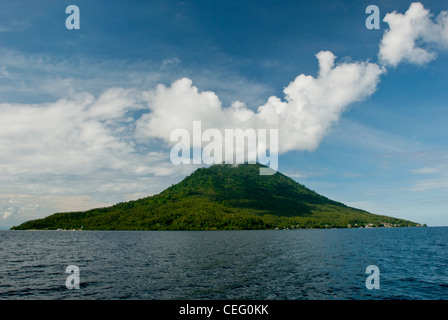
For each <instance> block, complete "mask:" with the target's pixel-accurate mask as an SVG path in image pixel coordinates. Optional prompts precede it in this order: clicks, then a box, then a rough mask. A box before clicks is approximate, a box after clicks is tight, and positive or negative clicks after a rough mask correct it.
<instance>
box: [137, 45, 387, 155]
mask: <svg viewBox="0 0 448 320" xmlns="http://www.w3.org/2000/svg"><path fill="white" fill-rule="evenodd" d="M316 57H317V59H318V62H319V76H318V77H317V78H314V77H312V76H307V75H304V74H302V75H299V76H298V77H297V78H296V79H295V80H294V81H293V82H291V83H290V84H289V85H288V86H287V87H286V88H285V89H284V93H285V100H284V101H283V100H281V99H280V98H278V97H275V96H271V97H269V98H268V100H267V102H266V103H265V104H264V105H262V106H260V107H259V108H258V110H257V111H256V112H254V111H252V110H251V109H249V108H247V106H246V105H245V104H244V103H243V102H240V101H235V102H233V103H232V104H231V105H230V107H227V108H225V107H223V106H222V103H221V101H220V99H219V97H218V96H217V95H216V94H215V93H214V92H212V91H202V92H200V91H199V89H198V88H197V87H195V86H193V84H192V81H191V80H190V79H188V78H183V79H179V80H177V81H175V82H173V83H172V84H171V86H169V87H167V86H164V85H159V86H158V87H157V88H156V89H155V90H153V91H149V92H147V93H146V94H145V98H146V99H147V101H148V108H149V110H150V113H147V114H145V115H143V116H142V117H141V118H140V119H139V120H138V121H137V134H138V136H139V137H140V138H159V139H162V140H165V141H169V137H170V133H171V132H172V131H173V130H175V129H178V128H183V129H187V130H188V131H189V132H190V134H192V124H193V121H195V120H200V121H202V125H203V128H202V129H203V130H205V129H207V128H216V129H218V130H221V131H223V130H224V129H234V128H241V129H247V128H253V129H274V128H275V129H279V147H280V152H287V151H290V150H310V151H312V150H314V149H315V148H317V147H318V145H319V143H320V141H321V140H322V139H323V137H324V136H325V135H326V134H327V133H328V131H329V129H330V128H331V126H332V125H333V124H335V123H336V122H337V121H338V120H339V118H340V115H341V114H342V113H343V112H344V111H345V110H346V108H347V107H348V106H349V105H350V104H351V103H353V102H355V101H359V100H362V99H364V98H366V97H368V96H369V95H371V94H372V93H373V92H374V91H375V90H376V87H377V84H378V82H379V77H380V75H381V74H382V70H381V68H380V67H379V66H378V65H376V64H373V63H367V62H355V63H341V64H339V65H336V66H335V56H334V55H333V54H332V53H331V52H329V51H322V52H319V53H318V54H317V55H316Z"/></svg>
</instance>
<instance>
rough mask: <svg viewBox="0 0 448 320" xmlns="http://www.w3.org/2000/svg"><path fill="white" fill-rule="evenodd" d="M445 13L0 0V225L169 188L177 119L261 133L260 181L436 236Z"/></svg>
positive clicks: (444, 164) (296, 4) (342, 4)
mask: <svg viewBox="0 0 448 320" xmlns="http://www.w3.org/2000/svg"><path fill="white" fill-rule="evenodd" d="M69 5H76V6H77V7H78V8H79V21H80V25H79V26H80V28H79V29H68V28H67V27H66V19H67V18H69V16H70V14H71V12H69V13H66V8H67V7H68V6H69ZM369 5H376V6H377V7H378V9H379V19H380V21H379V29H369V28H367V27H366V20H367V19H368V18H369V16H370V15H371V12H369V13H366V8H367V7H368V6H369ZM447 10H448V4H447V3H446V1H441V0H440V1H439V0H428V1H421V2H412V1H404V0H394V1H392V0H391V1H380V0H377V1H374V0H371V1H364V0H362V1H360V0H353V1H337V0H332V1H324V0H318V1H299V0H297V1H283V0H282V1H260V0H258V1H233V0H226V1H216V0H208V1H133V2H132V5H131V4H130V3H129V2H127V1H113V0H109V1H102V0H97V1H84V0H70V1H65V0H64V1H62V0H61V1H49V0H48V1H45V0H44V1H39V2H37V1H25V0H23V1H9V0H8V1H2V2H1V3H0V229H8V228H10V227H12V226H15V225H18V224H20V223H22V222H24V221H26V220H30V219H37V218H42V217H45V216H48V215H50V214H52V213H55V212H66V211H78V210H87V209H91V208H96V207H104V206H108V205H113V204H115V203H118V202H123V201H128V200H134V199H138V198H142V197H145V196H149V195H152V194H156V193H159V192H161V191H162V190H164V189H165V188H166V187H169V186H171V185H172V184H175V183H178V182H180V181H181V180H182V179H183V178H184V177H185V176H186V175H188V174H190V173H192V172H193V171H194V170H196V169H197V168H198V167H200V166H205V164H199V165H195V164H191V165H174V164H173V163H172V162H171V161H170V149H171V147H172V142H170V140H169V136H170V132H172V131H173V130H174V129H176V128H187V129H188V130H191V125H192V121H194V120H200V121H202V124H203V126H204V128H205V127H207V128H217V129H218V130H221V131H222V130H224V129H225V128H243V129H244V128H278V129H279V152H280V154H279V159H278V171H280V172H282V173H284V174H286V175H288V176H290V177H291V178H293V179H294V180H296V181H298V182H299V183H301V184H304V185H305V186H307V187H308V188H310V189H312V190H315V191H316V192H318V193H320V194H323V195H325V196H327V197H329V198H331V199H333V200H336V201H340V202H343V203H345V204H347V205H349V206H353V207H356V208H361V209H364V210H367V211H370V212H372V213H376V214H383V215H388V216H394V217H398V218H403V219H408V220H412V221H415V222H418V223H426V224H427V225H429V226H447V225H448V209H447V208H448V170H447V169H448V141H447V139H446V137H447V136H448V126H446V123H447V122H448V90H446V87H447V84H448V75H447V72H446V70H447V67H448V13H447Z"/></svg>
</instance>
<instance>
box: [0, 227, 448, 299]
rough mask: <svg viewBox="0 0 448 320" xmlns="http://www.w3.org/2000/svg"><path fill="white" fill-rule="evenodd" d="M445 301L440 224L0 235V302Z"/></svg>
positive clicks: (447, 275) (445, 256) (445, 250)
mask: <svg viewBox="0 0 448 320" xmlns="http://www.w3.org/2000/svg"><path fill="white" fill-rule="evenodd" d="M26 299H32V300H115V299H120V300H122V299H123V300H179V299H180V300H201V299H205V300H233V299H235V300H389V299H394V300H395V299H400V300H446V299H448V227H416V228H370V229H369V228H367V229H325V230H319V229H313V230H260V231H9V230H8V231H0V300H26Z"/></svg>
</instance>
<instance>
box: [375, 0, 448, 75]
mask: <svg viewBox="0 0 448 320" xmlns="http://www.w3.org/2000/svg"><path fill="white" fill-rule="evenodd" d="M384 21H385V22H386V23H387V24H388V25H389V30H387V31H386V32H385V34H384V36H383V39H382V40H381V44H380V51H379V58H380V61H381V62H382V63H383V64H385V65H388V66H394V67H395V66H397V65H398V64H399V63H400V62H402V61H406V62H409V63H413V64H418V65H422V64H425V63H427V62H429V61H431V60H433V59H434V58H435V57H436V56H437V53H436V51H437V50H446V49H448V12H447V11H442V12H441V13H440V14H439V15H438V16H437V17H435V19H433V15H432V14H431V13H430V12H429V10H427V9H425V8H424V6H423V5H422V4H421V3H419V2H415V3H412V4H411V5H410V7H409V9H408V10H407V11H406V12H405V13H404V14H401V13H397V12H396V11H394V12H392V13H388V14H386V16H385V18H384Z"/></svg>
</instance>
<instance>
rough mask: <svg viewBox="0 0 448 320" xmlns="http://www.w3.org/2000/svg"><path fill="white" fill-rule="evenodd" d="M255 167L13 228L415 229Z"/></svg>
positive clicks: (212, 170) (207, 172)
mask: <svg viewBox="0 0 448 320" xmlns="http://www.w3.org/2000/svg"><path fill="white" fill-rule="evenodd" d="M261 167H264V166H262V165H260V164H240V165H236V166H235V165H226V164H218V165H213V166H210V167H208V168H199V169H197V170H196V171H195V172H193V173H192V174H190V175H189V176H187V177H185V178H184V179H183V180H182V181H180V182H179V183H177V184H175V185H172V186H171V187H168V188H167V189H165V190H163V191H162V192H160V193H159V194H156V195H153V196H149V197H145V198H141V199H138V200H133V201H128V202H121V203H118V204H116V205H113V206H110V207H106V208H97V209H91V210H88V211H82V212H62V213H55V214H52V215H50V216H48V217H45V218H42V219H36V220H30V221H26V222H24V223H22V224H21V225H19V226H16V227H13V228H11V229H13V230H29V229H40V230H42V229H44V230H45V229H48V230H57V229H69V230H71V229H82V230H247V229H280V228H281V229H285V228H288V229H290V228H293V229H301V228H347V227H366V226H367V227H369V226H371V227H381V226H418V225H419V224H417V223H415V222H412V221H408V220H404V219H399V218H394V217H388V216H384V215H376V214H373V213H370V212H367V211H364V210H361V209H356V208H352V207H349V206H347V205H345V204H344V203H341V202H338V201H334V200H331V199H329V198H327V197H325V196H323V195H320V194H318V193H317V192H315V191H312V190H310V189H308V188H307V187H305V186H304V185H302V184H300V183H298V182H296V181H295V180H293V179H291V178H290V177H287V176H286V175H284V174H282V173H280V172H276V173H275V174H273V175H259V168H261Z"/></svg>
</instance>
